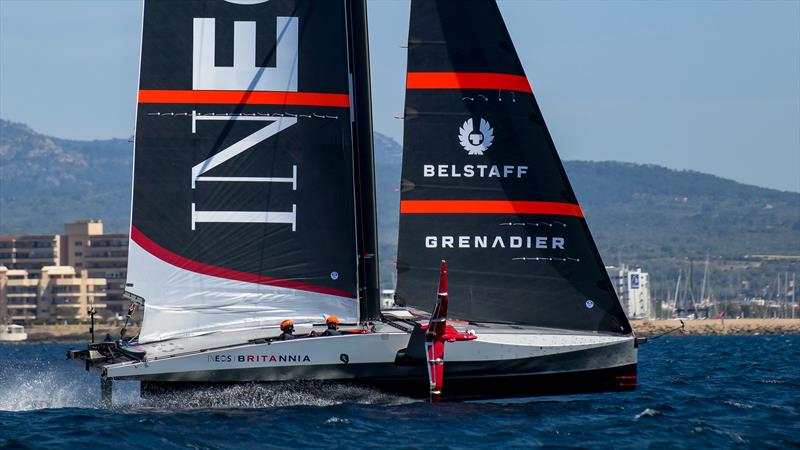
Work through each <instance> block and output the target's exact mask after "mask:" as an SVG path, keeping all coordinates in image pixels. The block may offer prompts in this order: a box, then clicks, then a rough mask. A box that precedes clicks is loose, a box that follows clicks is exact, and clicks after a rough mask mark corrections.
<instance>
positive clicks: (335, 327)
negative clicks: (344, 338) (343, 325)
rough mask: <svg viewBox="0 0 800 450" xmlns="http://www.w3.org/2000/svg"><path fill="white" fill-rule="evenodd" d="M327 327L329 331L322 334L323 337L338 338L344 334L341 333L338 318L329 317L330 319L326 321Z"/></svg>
mask: <svg viewBox="0 0 800 450" xmlns="http://www.w3.org/2000/svg"><path fill="white" fill-rule="evenodd" d="M325 325H326V326H327V327H328V329H327V330H325V331H323V332H322V335H323V336H338V335H340V334H342V332H341V331H339V318H338V317H336V316H328V318H327V319H325Z"/></svg>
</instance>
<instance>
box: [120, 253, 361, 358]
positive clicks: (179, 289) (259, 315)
mask: <svg viewBox="0 0 800 450" xmlns="http://www.w3.org/2000/svg"><path fill="white" fill-rule="evenodd" d="M128 258H129V264H131V265H132V266H134V267H136V268H137V270H136V271H134V272H133V273H132V274H131V276H129V278H128V282H129V283H131V284H133V287H132V289H133V290H135V291H136V293H137V295H140V296H142V297H144V298H145V309H144V311H145V313H144V321H143V323H142V329H141V332H140V333H139V342H141V343H146V342H155V341H163V340H166V339H173V338H179V337H189V336H198V335H202V334H208V333H211V332H218V331H239V330H246V329H254V328H264V327H277V326H278V324H279V323H280V322H281V321H282V320H284V319H287V318H292V319H293V320H295V321H297V322H308V323H319V322H323V321H324V320H325V317H326V316H327V315H335V316H337V317H338V318H339V319H340V320H342V321H343V322H357V321H358V301H357V300H356V299H354V298H348V297H341V296H336V295H330V294H323V293H318V292H309V291H304V290H301V289H291V288H284V287H278V286H271V285H267V284H257V283H248V282H244V281H238V280H231V279H225V278H220V277H215V276H210V275H204V274H202V273H197V272H192V271H190V270H185V269H182V268H179V267H177V266H174V265H172V264H170V263H168V262H165V261H163V260H161V259H159V258H158V257H156V256H154V255H152V254H151V253H149V252H148V251H147V250H145V249H144V248H142V247H141V246H140V245H139V244H137V243H136V242H134V241H131V243H130V252H129V257H128Z"/></svg>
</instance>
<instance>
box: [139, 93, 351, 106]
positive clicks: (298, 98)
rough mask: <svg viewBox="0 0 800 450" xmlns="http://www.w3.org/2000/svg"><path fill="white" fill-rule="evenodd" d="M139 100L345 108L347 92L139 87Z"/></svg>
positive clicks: (347, 103)
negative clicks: (156, 88) (183, 89)
mask: <svg viewBox="0 0 800 450" xmlns="http://www.w3.org/2000/svg"><path fill="white" fill-rule="evenodd" d="M139 103H192V104H209V105H240V104H242V105H293V106H329V107H336V108H349V107H350V96H349V95H348V94H323V93H316V92H277V91H268V92H267V91H180V90H151V89H142V90H139Z"/></svg>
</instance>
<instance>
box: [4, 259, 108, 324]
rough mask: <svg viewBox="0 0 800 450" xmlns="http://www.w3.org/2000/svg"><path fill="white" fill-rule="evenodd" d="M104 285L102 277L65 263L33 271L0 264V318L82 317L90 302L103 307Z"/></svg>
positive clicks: (53, 319)
mask: <svg viewBox="0 0 800 450" xmlns="http://www.w3.org/2000/svg"><path fill="white" fill-rule="evenodd" d="M32 275H34V276H32ZM105 289H106V280H105V279H103V278H90V277H89V274H88V271H86V270H81V271H76V270H75V268H73V267H69V266H44V267H42V268H40V269H39V270H38V272H37V273H35V274H33V273H31V272H28V271H27V270H24V269H9V268H7V267H5V266H0V319H3V320H9V321H12V322H33V321H37V322H62V321H86V320H88V319H89V307H90V306H91V307H94V308H95V309H96V310H97V311H101V310H102V309H104V308H105V307H106V305H105V304H104V303H103V300H104V299H105V296H106V293H105Z"/></svg>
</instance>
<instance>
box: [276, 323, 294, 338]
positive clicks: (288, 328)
mask: <svg viewBox="0 0 800 450" xmlns="http://www.w3.org/2000/svg"><path fill="white" fill-rule="evenodd" d="M281 331H282V333H281V335H280V336H278V340H279V341H289V340H292V339H295V338H296V337H297V336H295V335H294V322H292V321H291V320H288V319H287V320H284V321H283V322H281Z"/></svg>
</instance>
